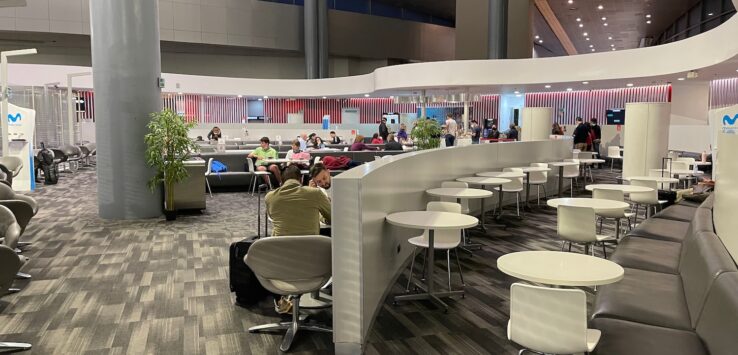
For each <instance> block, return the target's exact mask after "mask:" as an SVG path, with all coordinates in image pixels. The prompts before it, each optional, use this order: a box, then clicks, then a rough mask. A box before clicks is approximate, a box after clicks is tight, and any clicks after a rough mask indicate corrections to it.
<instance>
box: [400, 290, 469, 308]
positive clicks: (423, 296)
mask: <svg viewBox="0 0 738 355" xmlns="http://www.w3.org/2000/svg"><path fill="white" fill-rule="evenodd" d="M452 296H461V297H464V291H444V292H433V293H427V292H423V293H413V294H409V295H399V296H395V302H399V301H416V300H430V301H431V302H433V303H435V304H436V305H438V306H440V307H442V308H443V310H444V311H445V312H448V305H447V304H446V303H445V302H443V301H441V299H440V298H439V297H452Z"/></svg>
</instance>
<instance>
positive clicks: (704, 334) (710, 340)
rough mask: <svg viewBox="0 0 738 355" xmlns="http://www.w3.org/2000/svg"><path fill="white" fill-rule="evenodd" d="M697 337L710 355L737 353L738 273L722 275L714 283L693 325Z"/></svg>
mask: <svg viewBox="0 0 738 355" xmlns="http://www.w3.org/2000/svg"><path fill="white" fill-rule="evenodd" d="M697 334H699V336H700V338H702V341H703V342H704V344H705V346H706V347H707V349H708V350H709V351H710V354H712V355H728V354H735V353H736V352H738V273H736V272H728V273H724V274H722V275H720V276H719V277H718V278H717V280H715V282H714V283H713V287H712V289H710V294H709V296H707V300H706V301H705V308H704V309H703V311H702V314H701V315H700V318H699V320H698V322H697Z"/></svg>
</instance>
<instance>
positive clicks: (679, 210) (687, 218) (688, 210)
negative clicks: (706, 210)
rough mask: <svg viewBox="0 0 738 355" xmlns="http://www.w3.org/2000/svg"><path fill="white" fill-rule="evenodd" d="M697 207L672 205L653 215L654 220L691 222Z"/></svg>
mask: <svg viewBox="0 0 738 355" xmlns="http://www.w3.org/2000/svg"><path fill="white" fill-rule="evenodd" d="M696 211H697V207H691V206H686V205H673V206H670V207H667V208H666V209H664V210H663V211H661V212H659V213H657V214H656V215H654V217H655V218H664V219H673V220H676V221H683V222H691V221H692V218H694V213H695V212H696Z"/></svg>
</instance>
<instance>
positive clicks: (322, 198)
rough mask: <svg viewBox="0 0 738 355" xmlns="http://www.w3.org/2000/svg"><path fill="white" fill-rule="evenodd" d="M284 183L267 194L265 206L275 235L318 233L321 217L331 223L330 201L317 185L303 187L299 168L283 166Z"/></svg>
mask: <svg viewBox="0 0 738 355" xmlns="http://www.w3.org/2000/svg"><path fill="white" fill-rule="evenodd" d="M284 179H285V182H284V185H282V187H280V188H278V189H275V190H274V191H271V192H269V193H268V194H267V195H266V200H265V201H266V208H267V211H268V213H269V216H270V217H271V218H272V225H273V230H272V231H273V232H272V234H273V235H274V236H282V235H317V234H319V233H320V221H321V217H322V218H323V220H324V221H325V223H326V224H330V223H331V202H330V200H328V197H327V196H326V195H325V194H324V193H322V192H321V191H320V190H318V189H317V188H314V187H307V186H302V183H301V182H300V180H301V179H302V174H300V169H299V168H297V167H296V166H294V165H290V166H288V167H287V168H286V169H284Z"/></svg>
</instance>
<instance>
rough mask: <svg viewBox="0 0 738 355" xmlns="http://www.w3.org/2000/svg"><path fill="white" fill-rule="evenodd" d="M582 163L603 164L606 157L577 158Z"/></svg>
mask: <svg viewBox="0 0 738 355" xmlns="http://www.w3.org/2000/svg"><path fill="white" fill-rule="evenodd" d="M577 160H579V163H581V164H602V163H604V162H605V159H577Z"/></svg>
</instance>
